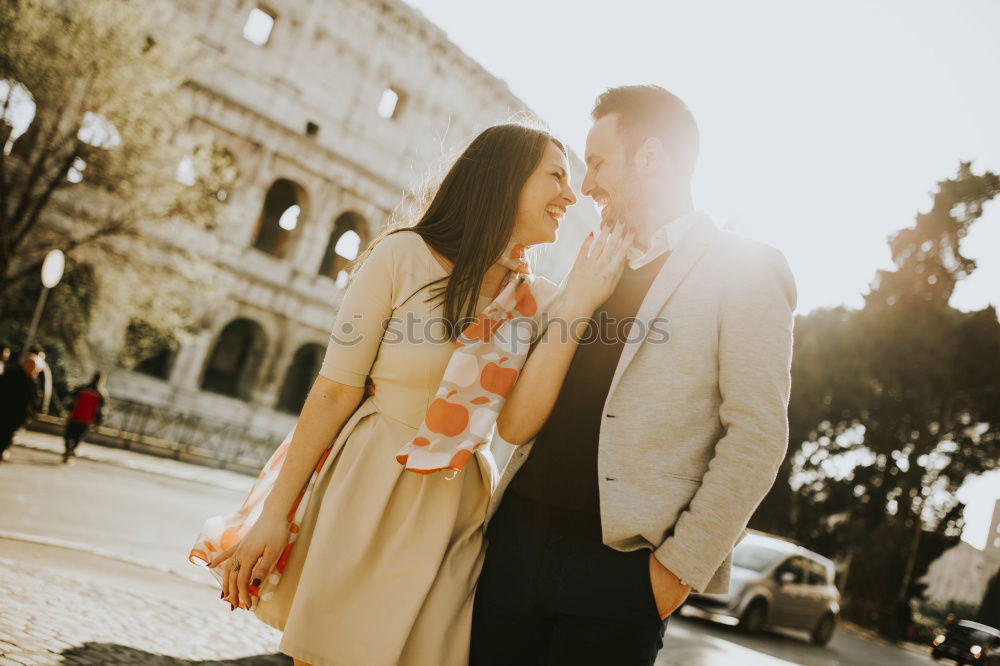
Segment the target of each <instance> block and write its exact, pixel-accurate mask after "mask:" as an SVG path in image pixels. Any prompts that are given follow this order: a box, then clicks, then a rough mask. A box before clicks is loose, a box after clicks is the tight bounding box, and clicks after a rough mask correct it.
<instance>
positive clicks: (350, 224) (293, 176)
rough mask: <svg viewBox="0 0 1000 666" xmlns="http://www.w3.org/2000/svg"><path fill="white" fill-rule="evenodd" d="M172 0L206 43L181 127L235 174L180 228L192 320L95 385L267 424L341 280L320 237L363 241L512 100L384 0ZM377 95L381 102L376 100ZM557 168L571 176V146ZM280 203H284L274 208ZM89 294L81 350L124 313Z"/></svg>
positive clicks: (297, 383)
mask: <svg viewBox="0 0 1000 666" xmlns="http://www.w3.org/2000/svg"><path fill="white" fill-rule="evenodd" d="M177 4H178V7H179V8H181V10H182V12H183V13H184V14H187V15H188V18H190V19H191V24H192V26H194V27H195V29H197V30H198V31H199V35H198V39H199V42H200V43H201V44H202V45H203V46H204V49H205V52H206V57H207V58H208V59H209V61H208V62H207V63H206V65H205V66H203V67H201V68H200V69H199V70H198V71H196V72H194V73H193V74H192V83H191V84H190V86H189V93H190V94H191V95H192V98H193V99H192V106H193V109H194V116H193V118H192V120H191V123H190V125H191V128H192V129H194V130H197V131H199V132H207V133H209V134H210V135H211V136H212V137H213V138H214V139H215V140H216V141H217V142H218V143H219V145H221V146H223V147H224V148H225V149H226V150H228V151H229V152H230V153H231V154H232V156H233V158H234V160H235V163H236V166H237V168H238V170H239V173H240V176H241V178H240V182H241V185H240V187H239V188H238V189H237V190H236V191H233V192H231V193H229V194H230V196H229V197H228V200H227V202H226V204H225V211H224V222H223V223H222V224H221V225H220V226H219V227H218V229H216V230H215V231H214V232H212V233H209V232H198V231H192V234H193V235H192V238H193V239H194V240H193V241H192V240H191V239H187V240H186V241H185V244H188V245H189V246H190V247H192V248H194V249H195V251H196V252H197V253H199V254H200V255H202V256H203V257H205V258H208V259H209V260H210V262H211V265H212V267H213V268H212V271H213V272H214V275H213V276H212V278H211V280H212V287H213V290H214V291H213V292H212V293H221V296H219V297H217V298H214V299H210V300H206V299H204V298H192V307H193V308H196V310H197V311H196V312H195V315H196V317H197V319H198V321H200V330H198V331H197V332H196V333H195V334H194V335H193V336H186V337H185V338H184V339H183V340H182V344H181V346H180V348H179V349H178V350H177V351H176V353H174V354H172V355H171V356H169V357H165V358H163V359H160V360H161V361H162V363H160V365H159V367H158V369H156V370H153V371H152V374H150V371H149V369H148V368H147V369H146V372H136V371H129V370H125V369H123V368H118V369H116V370H114V371H113V372H112V373H111V376H110V381H109V388H110V389H111V391H112V396H113V397H118V398H121V399H127V400H134V401H139V402H143V403H146V404H151V405H156V406H159V407H164V408H168V409H170V410H172V411H179V412H184V413H190V414H195V415H199V416H202V417H205V418H210V419H213V420H217V421H218V420H222V421H229V422H235V423H239V424H241V425H246V426H249V427H250V429H251V430H252V431H254V432H259V433H261V434H262V435H265V436H275V437H279V436H281V435H283V434H284V433H285V432H287V430H288V429H289V428H290V426H291V425H292V423H293V422H294V418H295V417H294V412H295V409H294V407H295V405H296V404H301V402H300V401H301V399H304V392H303V391H304V390H305V389H307V388H308V385H309V384H311V381H312V378H313V377H314V376H315V372H316V370H317V369H318V364H319V361H320V359H321V358H322V350H323V348H324V347H325V345H326V340H327V336H328V331H329V329H330V327H331V325H332V322H333V318H334V315H335V311H336V305H337V303H338V301H339V299H340V297H341V295H342V292H343V276H341V280H340V282H338V280H337V278H336V276H337V274H338V273H339V272H340V270H341V269H342V268H343V266H344V264H345V263H346V261H347V259H345V258H344V257H338V255H337V253H336V252H334V251H333V249H334V246H335V244H336V241H337V240H338V239H339V238H340V237H341V235H342V234H343V233H345V232H348V231H353V232H355V233H357V234H358V236H360V238H361V241H362V244H363V243H364V242H365V241H367V240H369V239H370V238H372V237H373V236H374V235H375V234H376V233H377V232H378V230H379V229H380V227H382V226H383V225H384V224H386V223H387V222H388V220H389V218H390V216H391V214H392V211H393V210H395V209H397V207H398V206H399V205H400V203H401V202H402V201H404V200H406V198H407V197H408V196H412V192H414V191H415V189H416V188H418V187H419V185H420V184H421V183H422V181H423V180H425V179H426V177H427V174H428V173H429V172H431V171H433V170H434V168H435V167H437V166H440V165H443V164H445V163H446V161H447V158H448V156H450V155H453V154H455V151H456V150H458V149H460V148H461V147H462V146H463V144H464V143H465V142H467V141H468V140H469V139H471V138H472V137H473V136H474V135H475V133H476V132H477V131H478V130H480V129H482V128H484V127H486V126H488V125H490V124H493V123H496V122H502V121H505V120H509V119H511V118H512V117H514V116H515V114H518V113H523V112H524V111H525V107H524V105H523V103H522V102H520V101H519V100H518V99H517V98H516V97H515V96H514V95H513V94H511V92H510V91H509V90H508V89H507V87H506V85H505V84H504V83H503V82H502V81H499V80H498V79H496V78H495V77H493V76H492V75H490V74H489V73H488V72H486V71H485V70H484V69H483V68H482V67H480V66H479V65H478V64H476V63H475V62H474V61H473V60H471V59H470V58H469V57H468V56H466V55H465V54H463V53H462V52H461V51H460V50H459V49H458V48H457V47H456V46H454V45H453V44H452V43H450V42H449V41H448V40H447V38H446V36H445V35H444V33H443V32H442V31H441V30H440V29H439V28H437V27H436V26H434V25H433V24H431V23H430V22H428V21H427V20H426V19H424V18H423V17H422V16H421V15H420V14H419V13H418V12H416V11H415V10H413V9H412V8H410V7H408V6H407V5H405V4H404V3H403V2H401V1H399V0H273V1H272V2H269V3H268V4H267V5H266V7H265V6H263V5H258V4H256V3H255V2H247V1H245V0H229V1H227V2H200V1H196V0H177ZM251 13H253V14H254V16H255V17H256V19H259V20H262V21H263V22H264V23H265V24H266V23H267V22H268V21H269V20H273V29H271V30H270V33H269V34H266V33H267V31H266V30H265V31H263V32H261V31H260V30H259V22H260V21H258V30H257V32H256V33H255V34H253V35H251V37H253V38H254V39H255V40H256V41H261V40H262V38H264V37H266V41H265V43H263V44H255V43H253V42H252V41H250V39H248V38H246V37H245V36H244V34H243V33H244V31H245V30H247V29H248V27H252V26H249V25H248V24H247V21H248V17H250V15H251ZM387 90H391V91H392V92H391V93H386V91H387ZM393 96H396V97H397V98H398V99H397V103H396V105H395V108H394V109H393V108H392V107H391V104H388V105H385V106H384V107H383V108H381V109H380V104H382V103H383V102H386V101H388V102H392V101H393V100H392V98H393ZM380 111H381V114H380ZM573 171H574V173H573V181H574V184H575V185H576V186H577V187H578V186H579V182H580V179H581V178H582V175H583V166H582V164H581V163H580V162H579V160H578V159H576V158H574V164H573ZM291 205H295V206H298V207H299V208H298V217H297V220H295V219H293V218H294V215H292V216H291V218H289V219H287V220H286V219H285V216H284V214H281V213H282V211H284V213H287V212H288V208H289V207H290V206H291ZM279 214H280V217H281V219H280V220H279V219H277V217H278V216H279ZM290 226H294V229H293V230H288V227H290ZM595 226H596V214H595V213H594V211H593V209H592V207H590V206H589V204H587V203H583V204H580V205H577V206H575V207H574V208H572V209H570V213H569V215H568V216H567V218H566V219H565V220H564V222H563V224H562V229H561V231H560V235H561V238H560V242H559V243H557V244H556V245H555V246H553V247H551V248H548V249H547V250H546V251H545V252H544V253H543V257H542V258H541V261H540V262H539V263H540V264H541V272H542V273H544V274H548V275H550V276H553V277H555V278H559V277H561V276H562V275H563V274H564V273H565V271H566V270H567V269H568V267H569V265H570V263H571V262H572V259H573V257H574V256H575V254H576V248H578V247H579V244H580V242H581V241H582V237H583V236H584V235H585V234H586V232H587V231H589V230H590V229H592V228H594V227H595ZM163 242H171V241H170V240H169V239H165V240H164V241H163ZM176 242H179V241H176ZM345 254H349V253H348V252H345ZM321 273H323V274H321ZM103 309H104V311H105V312H106V313H107V316H105V317H103V318H102V322H103V323H102V325H101V327H99V328H95V329H94V331H93V332H92V334H91V338H92V340H91V342H92V344H93V345H95V346H97V347H101V348H102V349H103V352H101V353H98V354H96V356H97V357H98V358H116V357H117V355H118V354H119V353H120V350H121V346H122V345H123V344H124V343H125V342H124V341H125V337H126V335H125V329H126V327H127V325H128V319H129V315H128V313H123V312H118V313H115V314H112V312H113V311H114V305H113V304H105V307H104V308H103ZM154 375H159V376H158V377H157V376H154ZM206 388H208V389H209V390H205V389H206ZM283 405H284V406H285V408H284V409H279V407H281V406H283Z"/></svg>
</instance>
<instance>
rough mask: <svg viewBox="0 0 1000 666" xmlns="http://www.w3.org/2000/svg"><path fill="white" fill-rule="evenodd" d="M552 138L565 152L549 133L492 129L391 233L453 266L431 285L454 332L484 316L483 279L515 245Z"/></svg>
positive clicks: (511, 126) (521, 127) (520, 128)
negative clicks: (413, 236)
mask: <svg viewBox="0 0 1000 666" xmlns="http://www.w3.org/2000/svg"><path fill="white" fill-rule="evenodd" d="M550 141H551V142H552V143H554V144H555V145H556V146H558V148H559V150H561V151H562V152H563V153H564V154H565V153H566V148H565V147H564V146H563V144H562V143H560V142H559V141H557V140H556V139H555V138H553V137H552V136H551V135H550V134H548V133H547V132H545V131H543V130H539V129H535V128H533V127H528V126H525V125H518V124H506V125H495V126H493V127H490V128H489V129H487V130H485V131H484V132H482V133H481V134H480V135H479V136H477V137H476V138H475V139H474V140H473V141H472V143H470V144H469V147H468V148H466V149H465V151H464V152H463V153H462V154H461V155H460V156H459V157H458V159H457V160H456V161H455V163H454V164H453V165H452V166H451V168H450V169H449V170H448V173H447V174H446V175H445V177H444V180H442V181H441V185H440V186H439V187H438V189H437V191H436V192H435V193H434V196H433V198H431V201H430V204H429V205H428V206H427V208H426V210H425V211H424V213H423V215H422V216H421V217H420V219H419V221H418V222H417V223H416V224H415V225H413V226H409V227H402V228H397V229H393V230H392V231H390V232H389V233H398V232H400V231H413V232H416V233H418V234H420V237H421V238H423V240H424V242H426V243H427V244H428V245H429V246H430V247H431V248H433V249H434V250H435V251H436V252H437V253H438V254H440V255H441V256H443V257H444V258H445V259H447V260H448V261H450V262H451V263H452V266H453V268H452V272H451V275H450V276H448V277H444V278H440V279H439V280H435V281H434V282H431V283H430V284H428V285H426V286H427V287H430V290H429V291H430V293H429V298H431V299H432V300H436V301H438V302H441V301H443V303H444V316H445V319H446V320H447V321H448V323H449V324H450V327H451V331H450V332H451V334H452V337H455V336H457V334H458V333H459V332H461V328H462V327H463V326H462V325H463V323H465V322H468V321H469V320H470V319H471V318H472V317H475V316H476V315H477V314H478V313H477V312H476V306H477V304H478V297H479V292H480V290H481V289H482V284H483V277H484V276H485V275H486V271H487V270H488V269H489V268H490V266H492V265H493V264H494V263H496V261H497V259H498V258H499V257H500V254H501V253H502V252H503V251H504V249H505V248H506V247H507V244H508V243H509V242H510V239H511V234H512V233H513V231H514V218H515V215H516V213H517V202H518V198H519V197H520V195H521V190H522V189H523V188H524V184H525V182H526V181H527V180H528V177H529V176H530V175H531V174H532V172H534V170H535V168H536V167H537V166H538V163H539V162H540V161H541V159H542V155H543V154H544V152H545V147H546V146H547V145H548V142H550Z"/></svg>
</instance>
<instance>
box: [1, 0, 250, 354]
mask: <svg viewBox="0 0 1000 666" xmlns="http://www.w3.org/2000/svg"><path fill="white" fill-rule="evenodd" d="M0 43H2V44H3V45H4V47H3V49H2V51H0V147H2V148H3V150H2V151H0V312H3V313H4V316H5V318H7V317H11V316H13V317H22V316H23V310H24V303H23V300H24V298H23V296H24V294H25V292H26V291H30V290H31V288H33V287H32V283H33V282H34V281H36V280H37V277H36V275H37V273H38V270H39V268H40V266H41V262H42V260H43V258H44V255H45V253H46V252H47V251H48V250H49V249H52V248H54V247H58V248H60V249H62V250H63V251H64V252H65V253H66V255H67V258H68V260H69V262H70V264H71V265H81V266H82V265H84V264H88V265H90V266H92V267H96V268H98V269H99V270H98V273H102V272H103V271H104V269H105V268H106V267H109V266H113V267H116V268H117V269H119V271H120V272H123V271H124V269H131V273H132V275H135V273H136V272H137V270H138V269H140V268H142V269H143V270H144V269H145V267H146V266H148V265H150V264H158V265H159V266H161V267H162V266H166V265H170V264H180V265H181V267H183V266H184V264H185V262H187V263H188V264H191V263H192V262H195V261H196V259H195V258H194V257H193V255H191V254H190V253H187V252H185V251H182V250H181V249H180V248H179V247H178V244H177V243H176V242H174V243H173V244H171V243H172V241H174V240H176V238H177V237H179V236H181V235H183V234H184V233H187V232H189V231H190V229H191V228H192V227H199V228H202V229H204V228H209V227H211V226H212V225H214V223H215V221H216V219H217V216H218V213H219V210H220V204H221V202H222V201H223V200H225V199H226V197H227V194H228V191H229V190H230V189H231V188H232V187H233V186H234V185H235V181H236V177H237V176H236V170H235V167H234V165H233V162H232V158H231V157H230V156H229V154H228V153H226V152H225V151H224V150H223V149H221V148H220V147H218V146H217V145H216V144H215V143H214V142H212V141H211V140H210V139H208V138H207V137H205V136H201V135H199V134H198V133H196V132H194V131H193V130H192V129H191V126H190V124H189V119H190V114H189V113H188V111H187V108H186V105H185V100H187V99H189V97H190V95H189V94H188V92H189V91H188V90H187V89H186V88H185V86H184V83H185V80H186V73H188V74H189V73H190V71H191V70H192V68H193V66H194V64H193V63H194V61H195V59H196V58H197V56H198V55H199V54H198V49H197V47H196V46H195V45H193V44H192V43H191V42H189V41H188V40H187V39H186V38H183V37H182V36H181V28H180V27H178V26H177V22H176V19H175V18H174V17H173V16H172V15H171V12H170V8H169V5H167V4H165V3H163V2H161V1H160V0H144V1H143V2H135V1H134V0H0ZM167 255H170V256H167ZM177 255H183V256H177ZM124 272H127V271H124ZM184 272H187V271H184ZM174 273H175V278H176V279H177V280H178V281H179V285H178V287H177V288H178V289H179V290H183V284H182V283H183V279H182V275H181V273H182V271H176V270H175V271H174ZM92 284H93V286H94V287H95V288H106V287H108V286H112V287H113V286H114V285H112V283H111V281H110V280H109V279H96V280H94V281H93V283H92ZM168 284H169V282H163V281H161V282H160V283H159V284H157V285H156V287H157V288H158V289H165V288H166V287H167V286H168ZM129 286H130V288H131V289H133V290H136V289H141V288H143V287H144V286H151V285H150V284H149V282H148V281H143V280H135V279H134V277H133V278H132V279H131V281H130V285H129ZM150 298H151V296H150V295H149V294H146V295H142V296H141V297H139V300H141V301H147V300H150ZM104 300H107V299H106V298H105V299H104ZM166 300H169V299H166ZM120 305H121V306H122V307H128V306H129V304H128V303H125V302H123V303H121V304H120ZM159 314H162V312H161V311H159V310H156V309H155V308H154V309H152V310H149V311H148V313H147V315H148V317H149V318H150V322H149V323H150V324H151V325H152V327H153V328H155V329H161V328H162V326H161V325H160V324H161V323H162V322H158V321H157V317H158V315H159ZM68 318H70V319H72V317H68ZM166 319H167V321H170V322H172V321H173V320H174V319H175V317H173V315H170V314H168V316H167V317H166ZM83 325H85V321H79V320H78V321H77V328H78V329H79V328H80V327H81V326H83ZM69 342H70V341H68V340H67V344H69Z"/></svg>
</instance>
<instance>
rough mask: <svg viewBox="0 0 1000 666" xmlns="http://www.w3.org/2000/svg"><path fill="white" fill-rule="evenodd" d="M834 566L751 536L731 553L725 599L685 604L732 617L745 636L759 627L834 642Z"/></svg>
mask: <svg viewBox="0 0 1000 666" xmlns="http://www.w3.org/2000/svg"><path fill="white" fill-rule="evenodd" d="M834 573H835V570H834V566H833V562H831V561H830V560H828V559H827V558H825V557H823V556H822V555H818V554H816V553H814V552H812V551H810V550H806V549H805V548H803V547H802V546H798V545H796V544H794V543H792V542H790V541H786V540H784V539H779V538H777V537H772V536H768V535H766V534H763V533H760V532H751V533H750V534H748V535H747V536H746V538H744V539H743V541H741V542H740V543H739V544H738V545H737V546H736V549H735V550H734V551H733V572H732V576H731V577H730V583H729V593H728V594H692V595H691V596H690V597H689V598H688V600H687V603H686V604H685V605H686V606H688V607H691V608H696V609H698V610H701V611H703V612H705V613H708V614H710V615H723V616H728V617H731V618H736V619H737V620H738V624H739V626H740V628H741V629H743V630H745V631H746V632H748V633H756V632H759V631H760V630H761V629H763V628H764V627H784V628H789V629H799V630H805V631H808V632H809V635H810V638H811V640H812V642H813V643H814V644H815V645H826V644H827V643H829V642H830V639H831V638H833V632H834V629H836V627H837V617H838V616H839V614H840V592H839V591H838V590H837V586H836V585H835V584H834Z"/></svg>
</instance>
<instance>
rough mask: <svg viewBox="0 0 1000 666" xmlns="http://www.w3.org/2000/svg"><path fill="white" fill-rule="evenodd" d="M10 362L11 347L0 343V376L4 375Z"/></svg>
mask: <svg viewBox="0 0 1000 666" xmlns="http://www.w3.org/2000/svg"><path fill="white" fill-rule="evenodd" d="M8 361H10V345H8V344H7V343H6V342H2V343H0V375H2V374H3V373H4V369H5V368H6V367H7V362H8Z"/></svg>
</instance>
